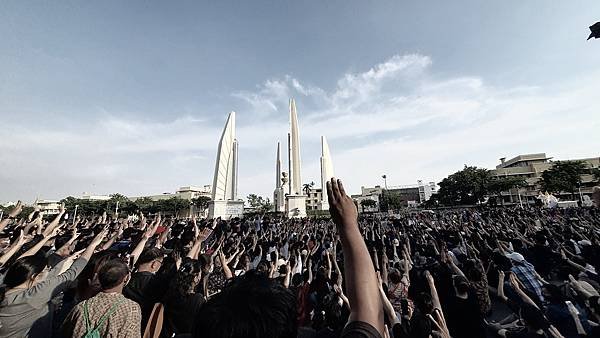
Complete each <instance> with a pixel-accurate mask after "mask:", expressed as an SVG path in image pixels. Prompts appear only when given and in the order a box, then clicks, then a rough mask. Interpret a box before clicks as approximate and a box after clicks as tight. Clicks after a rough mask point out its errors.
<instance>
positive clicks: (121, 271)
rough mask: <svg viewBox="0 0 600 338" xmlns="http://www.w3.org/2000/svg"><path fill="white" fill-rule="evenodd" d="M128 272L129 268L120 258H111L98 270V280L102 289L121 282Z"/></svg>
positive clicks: (112, 286)
mask: <svg viewBox="0 0 600 338" xmlns="http://www.w3.org/2000/svg"><path fill="white" fill-rule="evenodd" d="M128 274H129V268H128V267H127V264H125V263H124V262H123V261H122V260H121V259H118V258H117V259H111V260H109V261H108V262H106V263H104V265H102V267H100V270H98V281H99V282H100V287H101V288H102V290H107V289H110V288H114V287H115V286H117V285H119V284H120V283H122V282H123V279H125V277H127V275H128Z"/></svg>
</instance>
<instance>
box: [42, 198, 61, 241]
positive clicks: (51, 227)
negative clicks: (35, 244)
mask: <svg viewBox="0 0 600 338" xmlns="http://www.w3.org/2000/svg"><path fill="white" fill-rule="evenodd" d="M64 214H65V204H64V203H62V204H61V205H60V209H59V212H58V215H56V217H54V219H53V220H52V222H50V224H48V226H47V227H46V229H45V230H44V237H47V236H48V235H50V234H51V233H52V232H53V231H54V229H56V228H58V226H59V224H60V219H61V218H62V217H63V216H64Z"/></svg>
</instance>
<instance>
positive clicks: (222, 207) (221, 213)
mask: <svg viewBox="0 0 600 338" xmlns="http://www.w3.org/2000/svg"><path fill="white" fill-rule="evenodd" d="M243 213H244V201H210V202H208V218H209V219H213V218H217V217H221V218H222V219H230V218H234V217H242V214H243Z"/></svg>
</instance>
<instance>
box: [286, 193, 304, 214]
mask: <svg viewBox="0 0 600 338" xmlns="http://www.w3.org/2000/svg"><path fill="white" fill-rule="evenodd" d="M285 201H286V203H285V206H286V210H285V211H286V215H287V217H288V218H300V217H306V196H305V195H287V196H286V197H285Z"/></svg>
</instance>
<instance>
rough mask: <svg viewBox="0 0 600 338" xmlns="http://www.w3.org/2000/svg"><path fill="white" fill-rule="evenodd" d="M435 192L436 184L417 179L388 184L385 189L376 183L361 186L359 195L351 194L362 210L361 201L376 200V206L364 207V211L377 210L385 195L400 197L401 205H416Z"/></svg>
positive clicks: (426, 199)
mask: <svg viewBox="0 0 600 338" xmlns="http://www.w3.org/2000/svg"><path fill="white" fill-rule="evenodd" d="M436 193H437V184H436V183H435V182H429V183H428V184H424V183H423V181H421V180H419V181H417V184H412V185H403V186H390V187H388V188H387V189H385V188H382V187H381V186H378V185H376V186H375V187H372V188H367V187H361V194H360V195H352V198H353V199H354V200H355V202H356V203H357V206H358V207H359V209H360V210H362V209H363V208H362V205H361V203H362V201H363V200H365V199H370V200H373V201H375V202H376V206H373V207H369V208H365V211H378V210H380V209H381V204H382V201H384V199H385V196H386V195H394V196H396V197H398V198H399V199H400V203H401V206H402V207H405V208H406V207H416V206H418V205H419V204H421V203H424V202H426V201H428V200H429V199H430V198H431V196H433V194H436Z"/></svg>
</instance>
